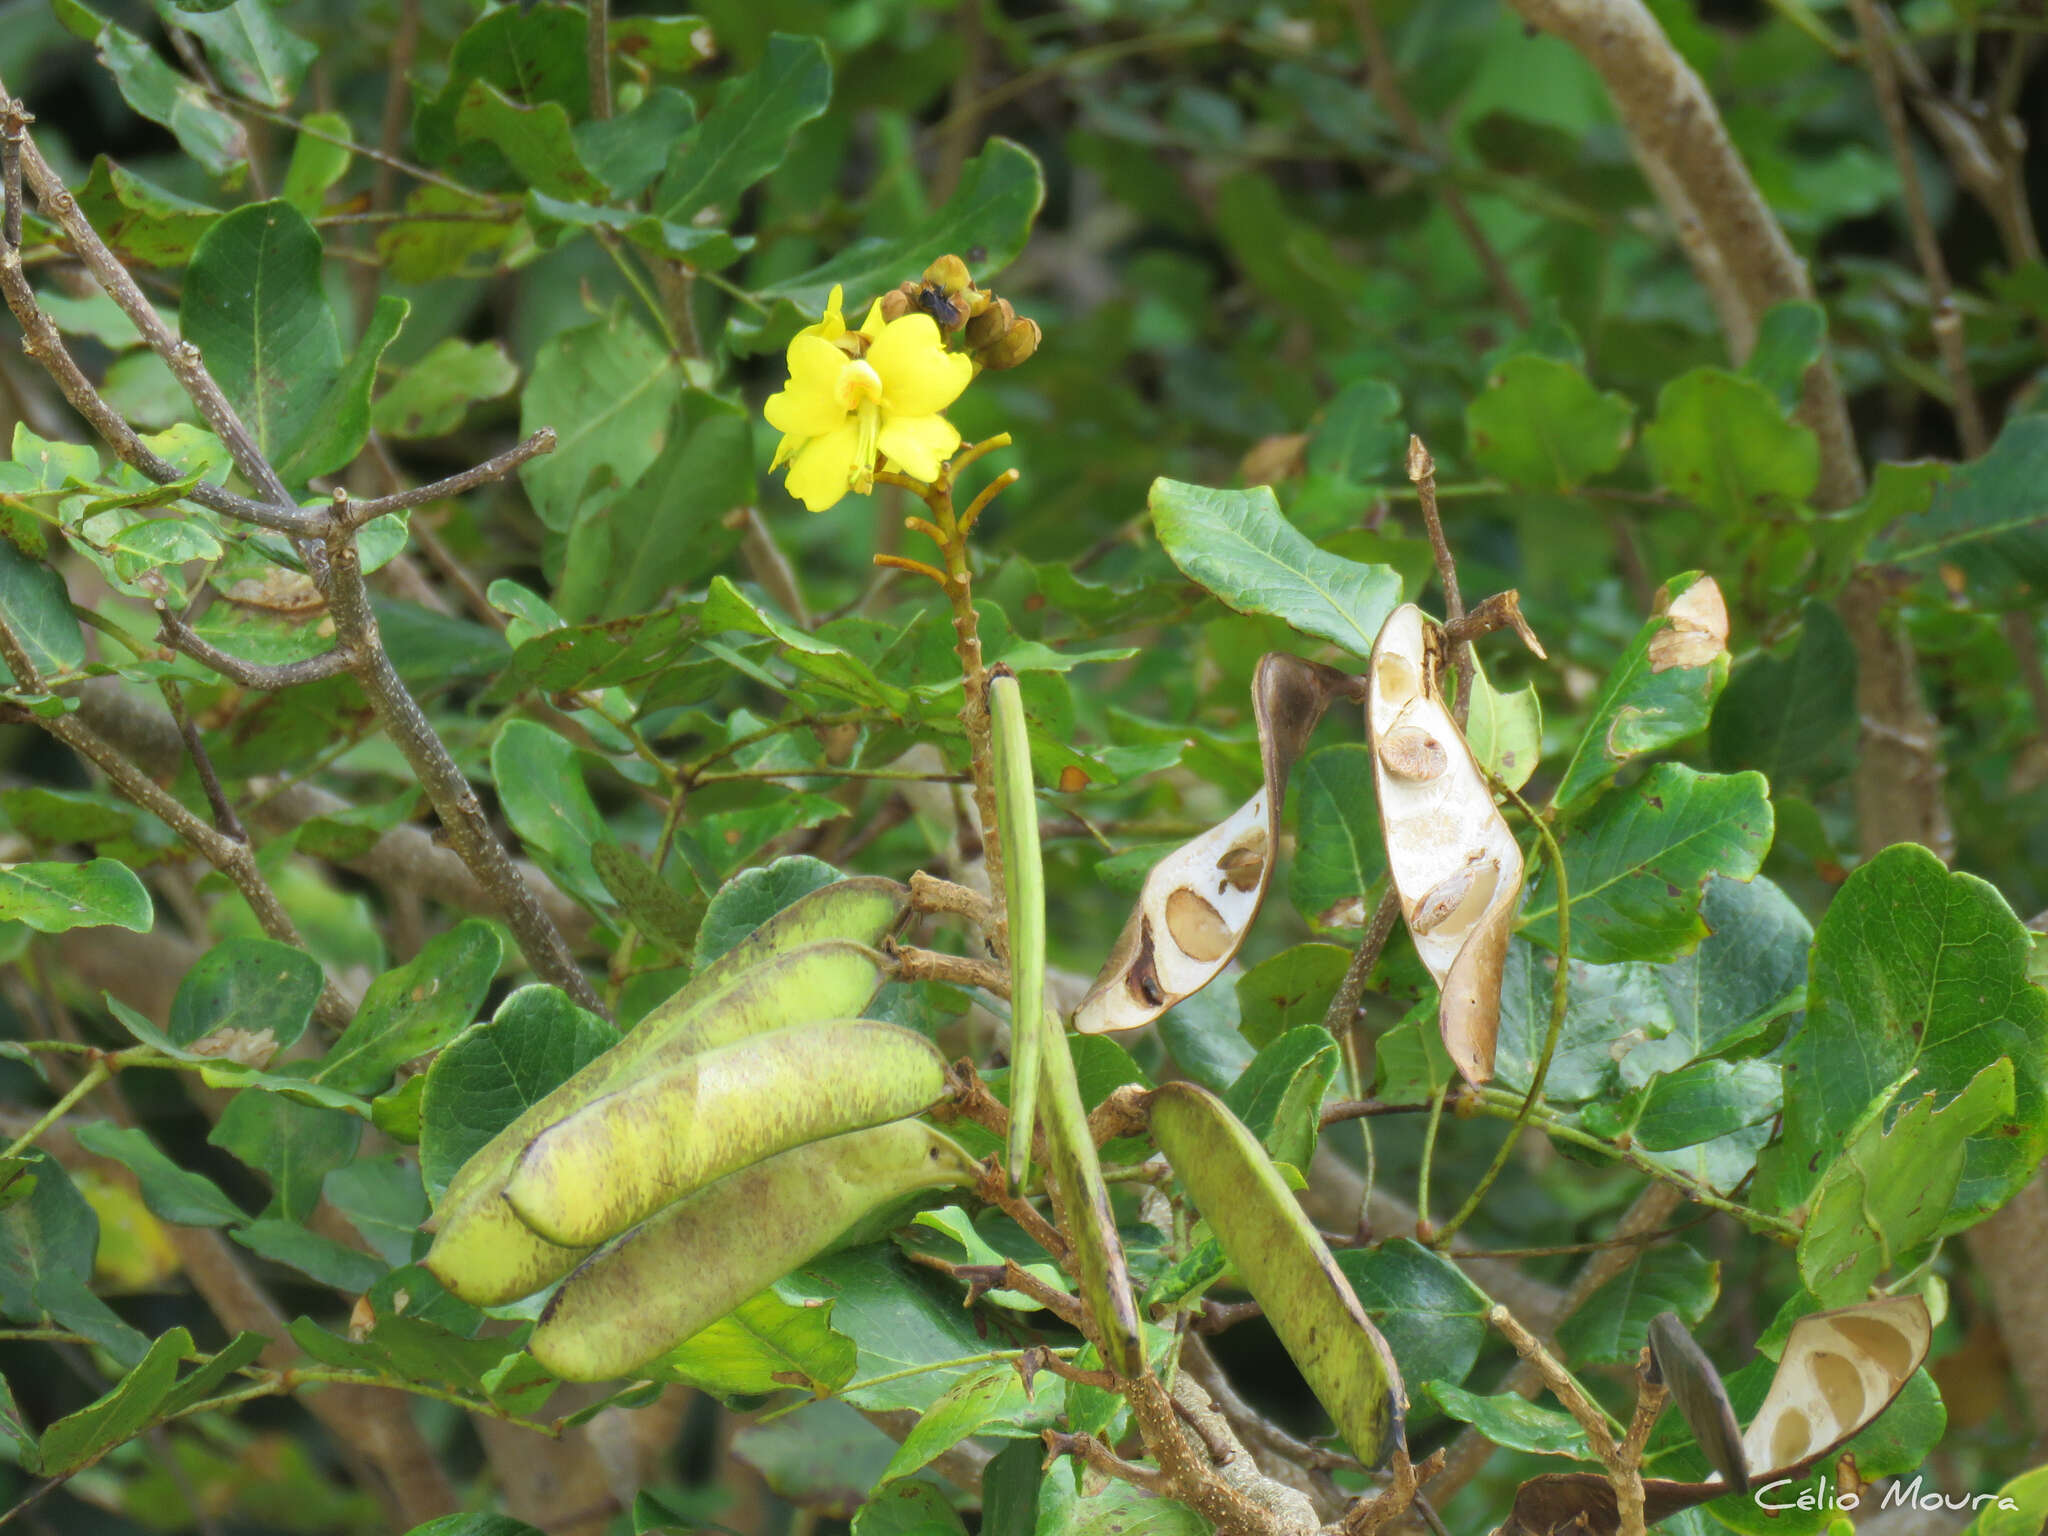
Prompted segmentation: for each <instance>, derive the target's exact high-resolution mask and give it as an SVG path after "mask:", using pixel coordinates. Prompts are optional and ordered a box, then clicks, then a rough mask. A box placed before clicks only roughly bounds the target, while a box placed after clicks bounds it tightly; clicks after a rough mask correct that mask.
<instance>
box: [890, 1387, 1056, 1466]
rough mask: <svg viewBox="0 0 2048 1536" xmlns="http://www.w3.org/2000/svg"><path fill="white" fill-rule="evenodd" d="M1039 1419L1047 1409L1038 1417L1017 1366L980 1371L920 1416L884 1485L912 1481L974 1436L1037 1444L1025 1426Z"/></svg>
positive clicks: (1043, 1419) (1042, 1419)
mask: <svg viewBox="0 0 2048 1536" xmlns="http://www.w3.org/2000/svg"><path fill="white" fill-rule="evenodd" d="M1049 1397H1050V1394H1048V1398H1049ZM1048 1406H1049V1405H1048ZM1033 1419H1035V1420H1036V1421H1037V1422H1038V1423H1041V1424H1042V1423H1044V1422H1046V1421H1047V1410H1046V1409H1040V1410H1037V1411H1036V1413H1035V1414H1034V1410H1033V1409H1032V1406H1031V1402H1030V1399H1029V1398H1027V1397H1026V1396H1025V1394H1024V1380H1023V1378H1022V1377H1021V1376H1019V1375H1018V1374H1017V1367H1016V1366H1015V1365H1012V1364H1010V1363H1009V1362H1007V1361H1005V1362H1004V1363H1003V1364H1001V1365H996V1366H991V1367H988V1368H987V1369H984V1370H981V1371H978V1372H976V1373H975V1374H974V1375H972V1376H969V1377H967V1378H966V1379H965V1380H963V1381H956V1382H955V1383H953V1385H952V1386H950V1387H948V1388H947V1389H946V1390H945V1391H944V1392H943V1393H941V1394H940V1395H939V1397H938V1399H937V1400H936V1401H935V1402H933V1404H932V1405H931V1407H929V1408H927V1409H926V1410H925V1411H924V1412H923V1413H922V1414H921V1415H919V1417H918V1421H917V1424H916V1426H915V1427H914V1428H912V1430H911V1431H910V1433H909V1434H907V1435H905V1436H904V1437H903V1443H902V1445H901V1446H899V1447H898V1448H897V1451H896V1454H895V1455H894V1456H893V1457H891V1458H890V1459H889V1465H888V1467H887V1468H886V1469H885V1470H884V1471H883V1473H882V1481H883V1482H885V1483H886V1482H893V1481H895V1480H896V1479H897V1478H901V1477H908V1476H909V1475H910V1474H911V1473H913V1472H916V1471H918V1470H919V1469H920V1468H922V1467H925V1466H927V1465H929V1464H930V1462H931V1461H932V1459H933V1458H934V1457H936V1456H939V1455H942V1454H944V1453H945V1452H947V1451H950V1450H951V1449H952V1448H953V1447H954V1446H956V1445H958V1444H959V1443H960V1442H961V1441H962V1440H965V1439H967V1438H968V1437H969V1436H971V1435H986V1434H1001V1433H1003V1432H1004V1431H1006V1430H1007V1431H1010V1432H1012V1433H1022V1434H1025V1435H1028V1436H1030V1437H1032V1438H1034V1439H1035V1438H1036V1437H1037V1428H1035V1427H1033V1425H1032V1424H1031V1423H1028V1422H1025V1421H1029V1420H1033Z"/></svg>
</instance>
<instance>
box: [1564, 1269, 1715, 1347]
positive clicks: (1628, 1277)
mask: <svg viewBox="0 0 2048 1536" xmlns="http://www.w3.org/2000/svg"><path fill="white" fill-rule="evenodd" d="M1720 1294H1721V1266H1720V1265H1719V1264H1718V1263H1716V1262H1714V1261H1712V1260H1710V1259H1703V1258H1701V1257H1700V1256H1699V1255H1698V1254H1697V1253H1695V1252H1693V1250H1692V1249H1690V1248H1688V1247H1687V1246H1686V1245H1685V1244H1683V1243H1673V1244H1671V1245H1670V1246H1669V1247H1664V1248H1652V1249H1650V1250H1648V1251H1647V1252H1645V1253H1643V1254H1642V1255H1641V1256H1640V1257H1638V1258H1637V1259H1636V1261H1635V1262H1634V1263H1633V1264H1631V1265H1629V1267H1628V1268H1627V1269H1624V1270H1623V1271H1622V1272H1621V1273H1620V1274H1618V1275H1616V1276H1615V1277H1614V1278H1613V1279H1612V1280H1609V1281H1608V1282H1607V1283H1606V1284H1605V1285H1603V1286H1601V1287H1600V1289H1599V1290H1597V1291H1595V1292H1594V1293H1593V1294H1592V1295H1591V1296H1588V1297H1587V1298H1586V1300H1585V1302H1584V1303H1583V1304H1582V1305H1581V1306H1580V1307H1579V1309H1578V1310H1577V1311H1576V1312H1574V1313H1572V1315H1571V1316H1570V1317H1567V1318H1566V1319H1565V1320H1564V1321H1563V1322H1561V1323H1559V1324H1558V1325H1557V1342H1558V1344H1559V1345H1560V1346H1562V1348H1563V1349H1564V1353H1565V1359H1566V1360H1567V1361H1568V1362H1569V1363H1571V1364H1572V1365H1575V1366H1578V1365H1633V1364H1635V1361H1636V1355H1637V1353H1638V1352H1639V1351H1640V1350H1641V1349H1642V1347H1643V1344H1644V1343H1645V1341H1646V1340H1647V1339H1648V1338H1649V1332H1650V1319H1651V1318H1653V1317H1655V1316H1656V1315H1657V1314H1658V1313H1660V1312H1676V1313H1677V1314H1678V1315H1679V1316H1680V1317H1682V1318H1684V1319H1685V1320H1686V1321H1687V1322H1688V1323H1696V1322H1698V1321H1699V1320H1700V1319H1701V1318H1703V1317H1705V1316H1706V1315H1707V1310H1708V1309H1709V1308H1710V1307H1712V1306H1713V1304H1714V1298H1715V1297H1717V1296H1719V1295H1720Z"/></svg>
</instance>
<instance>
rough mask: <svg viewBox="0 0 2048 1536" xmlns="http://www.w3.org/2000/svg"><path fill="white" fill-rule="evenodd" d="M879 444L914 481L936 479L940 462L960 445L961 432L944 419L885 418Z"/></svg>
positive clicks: (890, 460) (938, 417) (934, 417)
mask: <svg viewBox="0 0 2048 1536" xmlns="http://www.w3.org/2000/svg"><path fill="white" fill-rule="evenodd" d="M877 445H878V446H879V447H880V448H881V450H882V452H883V453H885V454H887V455H888V457H889V462H890V463H892V464H894V465H895V466H896V467H897V468H898V469H900V470H902V471H903V473H904V474H906V475H908V476H910V478H911V479H913V480H936V479H938V477H939V465H940V463H941V462H943V461H944V459H945V458H946V456H947V455H948V454H950V453H951V452H952V451H953V450H954V449H955V448H958V447H959V446H960V432H959V429H958V428H956V427H955V426H954V425H953V423H951V422H950V421H948V420H946V418H945V417H943V416H889V415H885V416H884V417H883V418H882V433H881V437H880V438H879V439H878V440H877Z"/></svg>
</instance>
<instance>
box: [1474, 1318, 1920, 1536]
mask: <svg viewBox="0 0 2048 1536" xmlns="http://www.w3.org/2000/svg"><path fill="white" fill-rule="evenodd" d="M1933 1337H1934V1324H1933V1320H1932V1319H1931V1318H1929V1316H1928V1315H1927V1304H1926V1303H1925V1302H1924V1301H1922V1300H1921V1299H1920V1298H1919V1297H1918V1296H1891V1297H1887V1298H1885V1299H1884V1300H1882V1301H1870V1302H1864V1303H1861V1304H1860V1305H1857V1306H1853V1307H1841V1308H1838V1309H1836V1310H1835V1311H1832V1312H1811V1313H1808V1314H1807V1315H1806V1316H1805V1317H1802V1318H1800V1319H1799V1321H1798V1322H1796V1323H1794V1324H1793V1325H1792V1332H1791V1334H1790V1335H1789V1336H1788V1337H1787V1338H1786V1340H1785V1350H1784V1353H1783V1354H1782V1355H1781V1356H1780V1357H1779V1360H1778V1369H1777V1373H1776V1374H1775V1375H1774V1376H1772V1378H1771V1389H1770V1391H1769V1392H1768V1393H1766V1394H1765V1395H1764V1404H1763V1407H1762V1408H1760V1409H1758V1410H1757V1415H1756V1417H1755V1418H1754V1419H1752V1420H1750V1423H1749V1429H1748V1430H1747V1431H1746V1432H1745V1433H1744V1434H1743V1436H1742V1439H1741V1443H1740V1448H1739V1450H1740V1456H1741V1459H1742V1463H1743V1466H1744V1468H1745V1469H1746V1472H1747V1478H1748V1482H1749V1484H1750V1485H1752V1486H1762V1485H1767V1484H1771V1483H1776V1482H1778V1481H1780V1480H1781V1479H1794V1480H1796V1479H1799V1478H1803V1477H1804V1476H1805V1475H1806V1474H1807V1472H1808V1471H1809V1470H1811V1469H1812V1468H1813V1467H1814V1466H1815V1465H1816V1464H1817V1463H1819V1462H1821V1461H1824V1460H1825V1459H1826V1458H1828V1457H1830V1456H1832V1455H1834V1454H1835V1452H1837V1451H1839V1450H1840V1449H1841V1448H1842V1447H1843V1446H1844V1445H1846V1444H1848V1442H1849V1441H1850V1440H1851V1439H1852V1438H1854V1437H1855V1436H1856V1435H1858V1434H1860V1433H1861V1432H1862V1431H1863V1429H1864V1427H1865V1426H1866V1425H1868V1424H1869V1423H1870V1421H1871V1420H1873V1419H1875V1418H1876V1417H1877V1416H1878V1415H1879V1414H1880V1413H1883V1412H1884V1411H1885V1409H1887V1408H1889V1407H1890V1406H1891V1403H1892V1399H1893V1398H1895V1397H1897V1396H1898V1395H1899V1392H1900V1391H1901V1389H1903V1388H1904V1387H1905V1385H1906V1383H1907V1382H1908V1381H1909V1380H1911V1379H1912V1376H1913V1373H1914V1372H1915V1371H1917V1370H1919V1369H1920V1366H1921V1363H1922V1362H1923V1361H1925V1360H1926V1358H1927V1346H1928V1345H1929V1343H1930V1342H1932V1340H1933ZM1652 1348H1653V1350H1654V1349H1655V1348H1656V1342H1655V1340H1654V1338H1653V1343H1652ZM1666 1348H1667V1349H1668V1348H1669V1339H1668V1334H1667V1338H1666ZM1659 1358H1660V1359H1664V1358H1669V1357H1668V1356H1664V1357H1659ZM1712 1369H1713V1368H1712V1367H1711V1366H1708V1367H1707V1371H1708V1373H1710V1374H1711V1373H1712ZM1667 1374H1668V1371H1667ZM1681 1374H1682V1372H1681ZM1716 1385H1717V1386H1718V1377H1717V1378H1716ZM1674 1391H1675V1388H1674ZM1724 1401H1725V1399H1724ZM1687 1417H1688V1421H1690V1419H1691V1414H1690V1413H1688V1415H1687ZM1711 1454H1712V1452H1711V1451H1710V1455H1711ZM1722 1454H1723V1455H1724V1456H1725V1455H1726V1454H1727V1451H1726V1448H1723V1451H1722ZM1765 1468H1768V1469H1769V1470H1768V1471H1766V1470H1763V1469H1765ZM1739 1486H1740V1484H1738V1483H1736V1482H1734V1481H1732V1480H1731V1479H1730V1478H1729V1477H1728V1476H1727V1475H1726V1474H1725V1473H1724V1472H1716V1474H1715V1475H1714V1476H1713V1477H1711V1478H1709V1479H1707V1480H1706V1481H1705V1482H1699V1483H1681V1482H1674V1481H1671V1480H1669V1479H1666V1478H1645V1479H1643V1502H1644V1505H1645V1512H1646V1514H1647V1516H1648V1520H1649V1523H1650V1524H1652V1525H1654V1524H1656V1523H1657V1522H1658V1521H1659V1520H1663V1519H1666V1518H1668V1517H1670V1516H1672V1515H1675V1514H1677V1513H1678V1512H1679V1511H1681V1510H1686V1509H1691V1508H1692V1507H1693V1506H1695V1505H1698V1504H1704V1503H1706V1502H1707V1501H1708V1500H1710V1499H1718V1498H1721V1497H1723V1496H1724V1495H1726V1494H1729V1493H1733V1492H1735V1491H1737V1489H1738V1487H1739ZM1620 1529H1621V1519H1620V1515H1619V1512H1618V1511H1617V1509H1616V1508H1615V1501H1614V1485H1613V1484H1612V1483H1610V1482H1609V1481H1608V1480H1607V1479H1606V1478H1605V1477H1604V1476H1601V1475H1600V1474H1598V1473H1593V1472H1560V1473H1552V1474H1550V1475H1549V1476H1546V1477H1535V1478H1531V1479H1530V1480H1529V1481H1527V1482H1525V1483H1524V1484H1522V1486H1521V1488H1520V1489H1519V1490H1517V1491H1516V1494H1515V1505H1514V1509H1513V1511H1512V1512H1511V1513H1510V1514H1509V1516H1508V1518H1507V1520H1506V1522H1505V1523H1503V1524H1502V1525H1501V1527H1500V1529H1499V1530H1498V1532H1496V1536H1552V1533H1553V1532H1564V1531H1570V1532H1572V1533H1574V1536H1616V1533H1617V1532H1618V1531H1619V1530H1620Z"/></svg>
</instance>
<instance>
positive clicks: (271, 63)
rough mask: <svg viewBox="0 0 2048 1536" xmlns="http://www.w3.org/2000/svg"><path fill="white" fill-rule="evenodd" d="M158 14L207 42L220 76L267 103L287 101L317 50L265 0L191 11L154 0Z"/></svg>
mask: <svg viewBox="0 0 2048 1536" xmlns="http://www.w3.org/2000/svg"><path fill="white" fill-rule="evenodd" d="M157 14H158V15H159V16H161V17H163V19H164V21H165V22H166V24H168V25H172V26H176V27H180V28H182V29H183V30H185V31H187V32H190V33H191V34H192V35H193V36H194V37H197V38H198V39H199V40H200V41H201V42H203V43H205V44H206V57H207V59H208V60H209V61H210V62H211V63H212V65H213V67H214V70H215V72H216V73H217V74H218V75H219V76H220V78H221V82H222V83H223V84H224V85H226V86H227V87H228V89H229V90H231V91H234V92H235V93H236V94H237V95H240V96H246V97H248V98H249V99H250V100H251V101H254V102H259V103H261V104H262V105H263V106H266V107H288V106H290V105H291V103H292V98H293V97H294V96H296V95H298V93H299V87H300V85H302V84H303V83H304V82H305V79H306V72H307V71H308V70H310V69H311V68H312V67H313V61H314V60H315V59H316V58H318V57H319V56H320V50H319V48H318V47H317V46H315V45H314V44H313V43H311V42H309V41H308V40H307V39H305V38H303V37H300V36H299V35H298V34H297V33H295V32H292V31H290V30H289V29H287V28H286V27H285V26H284V25H283V23H281V22H280V21H279V20H278V19H277V12H276V10H275V9H274V8H273V6H272V5H271V4H270V3H269V0H236V3H234V4H231V5H224V6H215V7H212V8H210V9H208V10H206V11H200V12H195V11H191V10H188V9H187V8H185V7H183V6H174V5H171V4H167V3H166V0H158V3H157Z"/></svg>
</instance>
